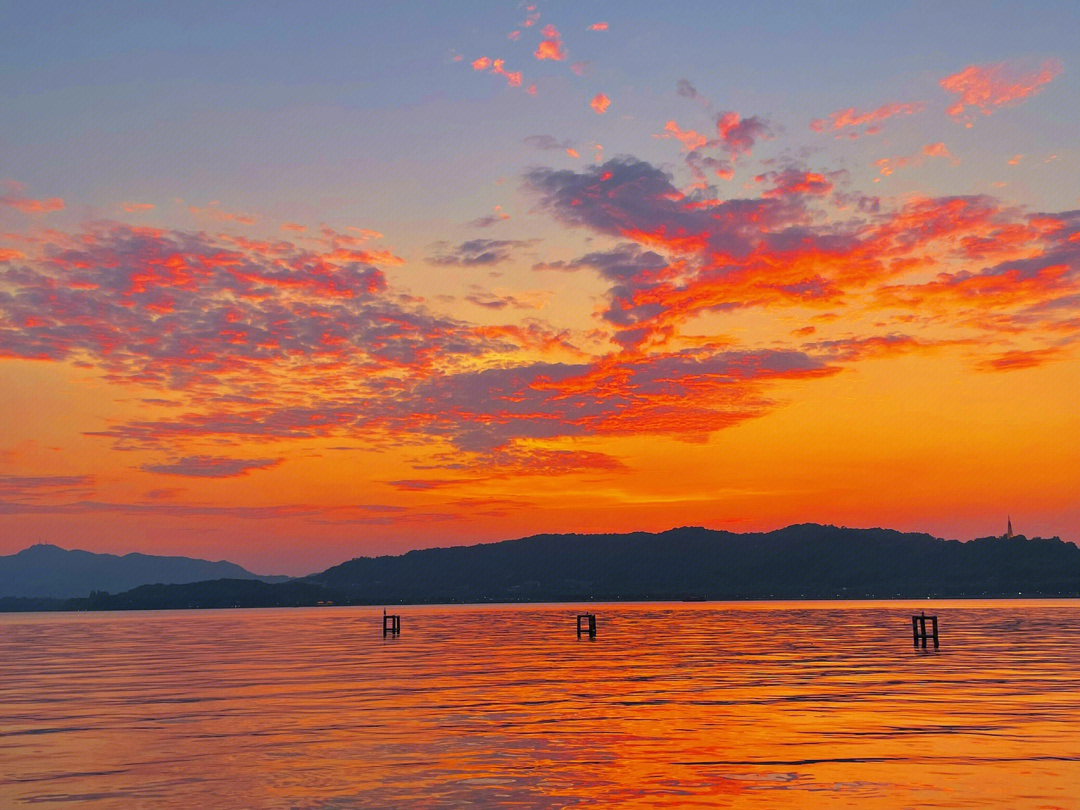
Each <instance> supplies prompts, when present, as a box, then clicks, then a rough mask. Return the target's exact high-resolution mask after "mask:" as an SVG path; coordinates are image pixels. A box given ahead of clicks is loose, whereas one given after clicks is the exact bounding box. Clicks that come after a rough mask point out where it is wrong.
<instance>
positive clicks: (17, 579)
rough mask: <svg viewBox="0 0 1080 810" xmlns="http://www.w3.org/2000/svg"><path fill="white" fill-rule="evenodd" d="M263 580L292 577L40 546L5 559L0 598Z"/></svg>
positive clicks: (0, 560)
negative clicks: (233, 580) (211, 581)
mask: <svg viewBox="0 0 1080 810" xmlns="http://www.w3.org/2000/svg"><path fill="white" fill-rule="evenodd" d="M224 578H231V579H260V580H263V581H266V582H282V581H284V580H287V579H288V577H260V576H259V575H257V574H253V573H251V572H250V571H247V570H245V569H243V568H241V567H240V566H239V565H236V564H235V563H231V562H226V561H224V560H222V561H219V562H210V561H209V560H197V559H192V558H191V557H157V556H154V555H151V554H125V555H124V556H122V557H120V556H117V555H115V554H94V553H92V552H89V551H78V550H71V551H69V550H67V549H63V548H60V547H59V546H53V545H49V544H48V543H39V544H37V545H33V546H30V547H29V548H25V549H23V550H22V551H20V552H19V553H18V554H11V555H8V556H0V597H22V598H36V597H51V598H54V599H67V598H70V597H81V596H88V595H89V594H90V592H91V591H107V592H109V593H119V592H121V591H129V590H131V589H132V588H137V587H138V586H140V585H149V584H154V583H179V582H199V581H202V580H210V579H224Z"/></svg>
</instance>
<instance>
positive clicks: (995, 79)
mask: <svg viewBox="0 0 1080 810" xmlns="http://www.w3.org/2000/svg"><path fill="white" fill-rule="evenodd" d="M1061 71H1062V65H1061V62H1060V61H1059V60H1057V59H1047V60H1046V61H1045V62H1043V63H1042V65H1040V66H1039V68H1038V69H1036V70H1025V69H1023V68H1022V67H1020V66H1018V65H1016V64H1015V63H1012V62H997V63H995V64H991V65H969V66H968V67H966V68H964V69H963V70H961V71H960V72H959V73H953V74H952V75H951V76H946V77H945V78H944V79H942V80H941V81H940V82H938V84H940V85H941V87H942V88H943V89H944V90H946V91H947V92H949V93H954V94H956V95H957V96H959V98H958V99H957V100H956V102H955V103H954V104H953V105H952V106H951V107H949V109H948V110H946V112H947V113H948V114H949V115H951V116H953V117H954V118H958V117H961V116H963V115H964V110H965V108H967V107H976V108H977V109H978V110H979V112H981V113H982V114H983V115H989V114H990V113H992V112H993V111H994V108H996V107H1000V106H1002V105H1005V104H1011V103H1014V102H1019V101H1021V100H1023V99H1025V98H1028V97H1029V96H1033V95H1035V94H1036V93H1038V92H1039V91H1040V90H1042V89H1043V87H1044V86H1045V85H1046V84H1049V83H1050V82H1051V81H1053V80H1054V79H1055V78H1056V77H1057V76H1059V75H1060V74H1061Z"/></svg>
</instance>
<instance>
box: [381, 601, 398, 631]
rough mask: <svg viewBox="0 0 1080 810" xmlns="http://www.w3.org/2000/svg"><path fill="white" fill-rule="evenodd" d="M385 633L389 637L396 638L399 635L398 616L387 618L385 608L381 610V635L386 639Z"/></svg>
mask: <svg viewBox="0 0 1080 810" xmlns="http://www.w3.org/2000/svg"><path fill="white" fill-rule="evenodd" d="M387 633H389V634H390V635H391V636H397V635H400V634H401V617H400V616H387V615H386V608H383V612H382V635H383V638H386V635H387Z"/></svg>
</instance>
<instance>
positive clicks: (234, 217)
mask: <svg viewBox="0 0 1080 810" xmlns="http://www.w3.org/2000/svg"><path fill="white" fill-rule="evenodd" d="M220 205H221V204H220V203H219V202H218V201H217V200H211V201H210V202H209V203H208V204H207V205H204V206H202V207H199V206H197V205H189V206H188V209H187V210H188V211H189V212H190V213H192V214H194V215H195V216H196V217H200V218H203V219H209V220H212V221H214V222H236V223H237V224H240V225H254V224H255V221H256V218H255V217H254V216H253V215H252V214H239V213H236V212H233V211H224V210H222V209H221V208H220Z"/></svg>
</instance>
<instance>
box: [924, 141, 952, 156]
mask: <svg viewBox="0 0 1080 810" xmlns="http://www.w3.org/2000/svg"><path fill="white" fill-rule="evenodd" d="M922 151H923V154H924V155H926V156H928V157H943V158H947V157H952V155H951V154H949V150H948V149H946V148H945V143H944V142H943V141H938V142H937V143H928V144H926V146H924V147H923V148H922Z"/></svg>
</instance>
